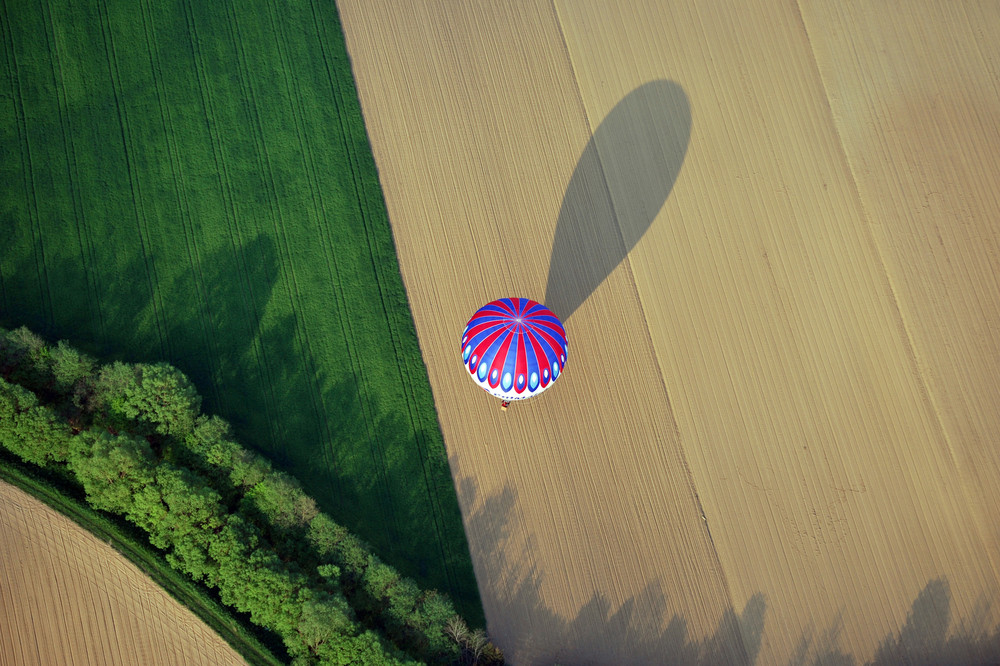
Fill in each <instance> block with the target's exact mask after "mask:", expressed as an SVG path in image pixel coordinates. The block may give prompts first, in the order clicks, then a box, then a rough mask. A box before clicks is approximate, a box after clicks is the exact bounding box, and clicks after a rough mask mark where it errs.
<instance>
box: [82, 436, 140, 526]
mask: <svg viewBox="0 0 1000 666" xmlns="http://www.w3.org/2000/svg"><path fill="white" fill-rule="evenodd" d="M68 462H69V465H70V469H71V470H72V471H73V473H74V474H75V475H76V478H77V480H78V481H79V482H80V484H81V485H82V486H83V489H84V491H85V492H86V493H87V501H88V502H90V504H91V506H93V507H94V508H97V509H102V510H104V511H111V512H112V513H120V514H125V516H126V517H127V518H129V520H132V521H133V522H135V523H136V524H137V525H139V527H141V528H143V529H145V530H147V531H149V530H150V529H152V525H151V523H152V522H154V521H155V520H156V519H157V517H158V516H157V512H156V511H154V510H153V508H152V507H155V506H157V505H159V504H160V495H159V492H158V490H157V488H156V487H155V485H154V482H155V479H156V476H155V465H156V462H155V460H154V458H153V452H152V450H150V448H149V444H148V443H147V442H146V441H145V440H144V439H141V438H138V437H133V436H131V435H114V434H112V433H109V432H107V431H104V430H90V431H85V432H83V433H81V434H80V435H79V436H77V437H74V438H73V445H72V446H71V447H70V453H69V460H68Z"/></svg>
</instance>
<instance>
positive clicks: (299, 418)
mask: <svg viewBox="0 0 1000 666" xmlns="http://www.w3.org/2000/svg"><path fill="white" fill-rule="evenodd" d="M0 40H2V45H0V325H2V326H4V327H7V328H13V327H16V326H19V325H22V324H24V325H27V326H28V327H30V328H32V329H34V330H36V331H37V332H39V333H42V334H44V335H45V336H46V337H49V338H65V339H68V340H69V341H71V342H72V343H73V344H74V345H75V346H77V347H78V348H81V349H83V350H85V351H89V352H91V353H93V354H97V355H99V356H101V357H104V358H109V357H112V358H113V357H117V358H122V359H126V360H130V361H159V360H165V361H168V362H170V363H172V364H173V365H175V366H177V367H178V368H180V369H181V370H183V371H184V372H185V373H187V374H188V375H189V376H190V377H191V379H192V380H193V381H194V382H195V384H196V385H197V386H198V388H199V391H200V392H201V393H202V395H204V396H205V397H206V404H205V411H208V412H215V413H218V414H220V415H221V416H223V417H225V418H226V419H227V420H229V421H230V422H232V423H233V425H234V427H235V429H236V431H237V435H238V437H239V439H240V440H241V441H244V442H246V443H248V444H250V445H251V446H253V447H255V448H256V449H257V450H259V451H261V452H263V453H265V454H266V455H268V456H269V457H270V458H271V459H272V460H274V461H275V462H276V464H277V465H278V466H279V467H281V468H283V469H285V470H286V471H288V472H290V473H292V474H293V475H295V476H297V477H298V478H299V479H300V480H301V481H302V482H303V485H304V486H305V488H306V490H307V492H308V493H309V494H310V495H312V496H314V497H315V498H316V499H317V500H318V501H319V502H320V505H321V507H322V509H323V510H325V511H327V512H328V513H330V514H331V516H333V517H334V518H335V519H336V520H337V521H339V522H341V523H342V524H344V525H345V526H346V527H348V528H349V529H351V530H353V531H354V532H355V533H357V534H358V535H359V536H361V537H362V538H363V539H365V540H367V541H368V542H370V543H371V544H372V546H373V547H374V548H375V550H376V551H377V552H378V553H379V554H380V556H381V557H382V558H383V559H384V560H385V561H386V562H388V563H389V564H391V565H393V566H395V567H397V568H398V569H399V570H400V571H401V573H403V574H404V575H407V576H410V577H413V578H414V579H415V580H417V581H418V582H419V583H420V584H421V585H422V586H424V587H430V588H436V589H439V590H441V591H443V592H446V593H447V594H449V595H450V596H451V597H452V598H453V600H454V601H455V604H456V607H457V609H458V610H459V611H460V612H461V613H462V614H463V615H465V616H466V617H467V618H468V619H469V621H470V622H471V623H473V624H480V625H481V624H482V623H483V615H482V608H481V606H480V602H479V596H478V591H477V588H476V583H475V578H474V575H473V571H472V564H471V561H470V558H469V550H468V544H467V542H466V539H465V534H464V531H463V528H462V523H461V518H460V514H459V509H458V503H457V499H456V495H455V490H454V486H453V484H452V480H451V476H450V472H449V469H448V463H447V458H446V454H445V451H444V445H443V441H442V439H441V433H440V428H439V426H438V423H437V419H436V413H435V410H434V405H433V401H432V398H431V395H430V388H429V383H428V380H427V373H426V369H425V368H424V365H423V362H422V360H421V358H420V352H419V348H418V345H417V341H416V334H415V331H414V327H413V322H412V319H411V316H410V313H409V309H408V304H407V301H406V295H405V292H404V290H403V286H402V281H401V278H400V275H399V268H398V264H397V261H396V257H395V250H394V247H393V241H392V235H391V230H390V228H389V224H388V219H387V216H386V211H385V206H384V202H383V200H382V195H381V191H380V189H379V183H378V177H377V173H376V170H375V165H374V161H373V159H372V156H371V151H370V147H369V145H368V140H367V136H366V134H365V129H364V124H363V122H362V118H361V112H360V107H359V104H358V100H357V94H356V91H355V88H354V83H353V79H352V78H351V71H350V63H349V60H348V58H347V54H346V50H345V46H344V41H343V35H342V33H341V28H340V23H339V18H338V16H337V12H336V7H335V5H334V3H333V2H332V0H328V1H323V0H293V1H292V2H289V3H279V2H276V1H272V2H267V1H263V0H249V1H247V2H237V1H235V0H221V1H219V2H197V1H196V0H187V1H172V0H165V1H164V2H152V0H139V1H138V2H135V3H132V2H115V1H113V0H105V1H104V2H101V1H100V0H81V1H80V2H73V3H65V2H63V3H53V2H46V1H43V2H41V3H34V2H30V3H29V2H22V1H20V0H0Z"/></svg>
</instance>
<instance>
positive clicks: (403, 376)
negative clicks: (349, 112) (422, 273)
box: [310, 0, 467, 590]
mask: <svg viewBox="0 0 1000 666" xmlns="http://www.w3.org/2000/svg"><path fill="white" fill-rule="evenodd" d="M310 8H311V10H312V15H313V21H314V23H315V25H316V32H317V36H318V37H319V43H320V50H321V54H322V57H323V64H324V68H325V69H326V73H327V78H328V80H329V82H330V88H331V97H332V99H333V100H334V103H335V105H336V107H335V110H336V113H337V118H338V120H339V121H340V127H341V132H340V134H341V136H342V137H343V146H344V152H345V154H346V155H347V157H348V160H349V161H350V164H351V169H350V172H351V182H352V183H353V185H354V192H355V197H356V199H357V201H358V213H359V215H360V218H361V223H362V227H363V229H364V233H365V240H366V242H367V245H368V250H369V252H368V256H369V259H370V261H371V262H372V274H373V275H374V277H375V283H376V285H377V287H378V290H379V302H380V304H381V306H382V314H383V317H384V318H385V322H386V328H387V330H388V332H389V337H390V341H391V343H392V346H393V351H394V354H395V356H396V368H397V371H398V372H399V377H400V381H401V383H402V384H403V387H404V389H403V391H404V402H405V404H406V419H407V420H408V422H409V425H410V429H411V431H412V432H413V441H414V444H416V446H417V449H418V454H419V455H418V457H419V460H420V466H421V472H422V474H423V476H424V488H425V489H426V492H427V498H428V500H429V504H430V506H431V508H432V516H431V518H432V524H433V527H434V531H435V536H436V537H437V543H438V552H439V554H440V557H441V559H440V561H441V564H442V567H443V571H444V574H445V580H446V581H447V583H448V585H449V586H451V588H452V589H454V590H459V589H461V588H460V586H459V585H458V582H457V581H458V576H457V574H456V573H455V571H454V570H453V568H452V565H451V558H450V557H449V553H448V551H447V550H446V548H445V543H446V533H447V532H446V530H445V527H444V526H445V521H444V509H443V505H442V502H441V497H440V494H439V491H438V487H437V485H436V484H435V483H432V480H433V475H432V474H431V473H430V471H429V469H428V464H429V460H430V453H429V451H428V446H427V442H426V441H425V437H426V435H425V434H424V432H423V429H422V428H421V427H419V426H422V425H423V424H422V423H421V424H419V425H418V423H417V419H416V416H415V413H414V409H415V405H414V399H413V397H412V395H413V389H414V385H413V380H412V378H411V377H410V375H409V364H408V363H407V367H406V368H403V363H402V362H401V359H404V358H405V356H404V355H401V354H400V349H401V345H400V342H399V339H398V337H399V336H398V333H397V331H396V327H395V321H394V319H393V318H392V317H390V316H389V309H388V308H387V306H386V296H385V288H384V284H383V278H382V275H381V272H380V266H379V265H378V262H376V261H375V252H374V248H373V247H372V239H371V237H372V229H371V226H372V225H371V221H370V219H369V215H370V212H369V210H368V209H366V206H365V204H368V203H370V201H369V198H368V196H367V195H368V188H366V187H365V186H364V184H363V182H362V181H361V180H360V174H359V169H358V165H359V160H358V158H357V156H356V154H355V151H354V149H353V147H352V145H351V141H350V133H349V132H348V131H347V129H348V127H347V124H346V123H345V115H344V111H345V108H346V107H347V103H345V100H344V99H343V95H344V86H343V85H341V81H340V77H339V76H338V74H337V68H336V67H331V61H332V60H333V57H332V55H331V53H330V51H329V47H328V44H329V43H330V42H332V41H333V40H328V39H324V36H325V35H326V33H327V30H326V26H325V25H324V26H323V27H322V28H321V27H320V21H319V16H318V12H317V9H316V3H315V1H314V0H310ZM334 11H335V14H334V16H335V17H336V27H337V30H338V35H337V39H339V40H340V41H341V42H343V28H342V25H341V22H340V14H339V9H338V8H336V7H335V8H334ZM345 51H346V44H345ZM345 59H346V60H347V62H348V71H351V70H350V66H349V63H350V58H349V55H348V54H346V52H345ZM351 76H352V77H353V72H352V73H351ZM349 88H350V89H351V90H354V80H353V78H352V79H351V81H350V86H349ZM356 94H357V93H355V95H356ZM358 118H359V120H360V121H361V123H362V129H363V130H364V134H365V138H366V140H367V137H368V134H367V128H366V127H364V117H363V113H362V111H361V109H360V107H359V108H358ZM369 150H370V149H369ZM376 173H377V169H376ZM378 186H379V188H381V183H378ZM379 193H380V194H381V189H379ZM384 206H385V203H384V201H383V200H382V199H381V197H380V198H379V201H378V208H380V209H382V210H384ZM389 234H390V240H392V236H391V230H390V232H389ZM393 258H394V259H395V254H394V255H393ZM397 270H398V269H397ZM400 281H402V280H401V279H400ZM403 289H404V293H405V287H404V288H403ZM406 312H407V314H408V315H409V317H410V318H411V321H412V313H410V310H409V302H407V303H406ZM434 426H435V427H437V428H440V425H439V424H438V423H437V422H436V421H435V423H434ZM447 477H448V478H449V479H451V473H450V471H449V473H448V475H447ZM451 490H453V488H452V489H451ZM462 535H463V538H466V539H467V537H466V536H465V533H464V529H463V533H462Z"/></svg>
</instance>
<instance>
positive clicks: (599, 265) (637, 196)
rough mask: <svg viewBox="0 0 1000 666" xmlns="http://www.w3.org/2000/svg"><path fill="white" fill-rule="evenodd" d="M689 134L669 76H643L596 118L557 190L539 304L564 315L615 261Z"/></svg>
mask: <svg viewBox="0 0 1000 666" xmlns="http://www.w3.org/2000/svg"><path fill="white" fill-rule="evenodd" d="M690 136H691V107H690V104H689V103H688V98H687V95H686V94H685V93H684V89H683V88H682V87H681V86H680V85H678V84H677V83H675V82H673V81H666V80H656V81H650V82H649V83H645V84H643V85H641V86H639V87H638V88H636V89H635V90H633V91H632V92H630V93H629V94H628V95H626V96H625V97H624V98H623V99H622V100H621V101H620V102H618V104H617V105H615V107H614V108H613V109H612V110H611V112H610V113H608V115H607V117H605V118H604V120H603V121H602V122H601V124H600V125H599V126H598V128H597V130H596V131H595V132H594V135H593V136H592V137H591V139H590V141H589V142H588V143H587V146H586V148H585V149H584V151H583V154H582V155H581V156H580V159H579V160H578V162H577V165H576V169H575V170H574V172H573V177H572V178H571V179H570V182H569V185H568V186H567V188H566V194H565V196H564V197H563V203H562V208H561V209H560V212H559V220H558V222H557V224H556V233H555V238H554V241H553V245H552V258H551V260H550V262H549V275H548V282H547V285H546V288H545V304H546V305H547V306H548V307H549V308H550V309H551V310H552V311H553V312H555V313H556V315H558V316H559V318H560V319H562V321H564V322H565V321H566V320H567V319H569V317H570V316H572V315H573V313H574V312H576V310H577V308H579V307H580V305H581V304H583V302H584V301H586V300H587V298H588V297H589V296H590V295H591V294H592V293H593V292H594V290H596V289H597V288H598V287H599V286H600V285H601V283H602V282H604V280H605V279H606V278H607V277H608V275H610V274H611V272H612V271H613V270H614V269H615V268H616V267H617V266H618V264H620V263H621V262H622V261H623V260H624V259H625V257H626V256H627V255H628V253H629V251H630V250H631V249H632V248H633V247H635V245H636V243H638V242H639V239H640V238H642V236H643V234H645V233H646V230H647V229H648V228H649V226H650V225H651V224H652V222H653V220H654V219H656V216H657V215H658V214H659V212H660V209H661V208H662V207H663V204H664V202H666V200H667V197H668V196H669V195H670V191H671V190H672V189H673V186H674V183H675V182H676V180H677V176H678V174H679V173H680V170H681V165H682V164H683V163H684V156H685V154H686V153H687V147H688V142H689V139H690Z"/></svg>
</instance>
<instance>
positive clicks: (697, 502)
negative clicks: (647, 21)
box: [552, 0, 750, 662]
mask: <svg viewBox="0 0 1000 666" xmlns="http://www.w3.org/2000/svg"><path fill="white" fill-rule="evenodd" d="M552 11H553V13H554V14H555V18H556V25H558V26H559V37H560V39H561V41H562V45H563V50H564V52H565V54H566V58H567V60H568V62H569V65H570V70H571V71H572V72H573V87H574V88H575V89H576V91H577V96H578V99H579V100H580V108H581V110H582V111H583V116H584V119H585V120H586V122H587V129H588V130H589V132H590V137H591V138H590V140H593V137H594V133H595V131H596V128H595V127H594V123H593V120H592V119H591V117H590V113H589V111H588V110H587V104H586V101H585V100H584V99H583V89H582V88H581V87H580V75H579V73H578V72H577V69H576V63H575V62H574V61H573V55H572V53H571V51H570V48H569V41H568V40H567V39H566V30H565V27H564V25H563V19H562V18H561V17H560V16H559V8H558V6H557V2H556V0H552ZM594 148H595V149H596V151H597V163H598V166H599V167H600V170H601V182H602V183H603V184H604V192H605V194H606V195H607V197H608V202H609V203H610V204H611V211H612V213H613V215H614V221H615V229H616V231H617V232H618V238H619V240H620V241H621V243H622V247H625V248H626V250H628V248H627V247H626V244H625V237H624V235H623V234H622V229H621V223H620V222H619V214H618V210H617V208H618V206H617V204H616V202H615V199H614V197H613V196H612V195H611V187H610V186H609V185H608V179H607V175H606V174H605V171H604V160H603V158H602V157H601V146H600V145H599V144H597V143H596V142H595V144H594ZM622 264H623V265H624V267H625V271H626V274H627V275H628V282H629V284H630V285H631V287H632V291H633V292H634V293H635V296H636V302H637V304H638V306H639V312H640V313H642V319H643V327H642V330H643V334H644V335H643V338H644V340H645V342H646V344H647V345H648V346H649V349H650V350H651V351H652V355H653V362H654V363H655V367H656V376H657V378H658V379H659V384H660V386H662V387H663V395H664V396H665V397H666V399H667V405H666V407H667V411H668V412H669V414H670V425H671V426H672V427H671V430H672V432H673V434H674V436H675V437H676V438H677V444H678V446H677V449H678V461H679V462H680V465H681V467H682V468H683V469H684V478H685V480H686V481H687V487H688V490H689V491H690V493H691V497H692V499H693V500H694V506H695V508H696V510H697V511H698V513H699V514H700V517H701V519H702V520H701V524H702V525H704V529H705V534H706V536H707V537H708V542H709V544H710V546H711V553H712V558H713V561H712V565H713V568H714V569H715V571H716V572H717V573H718V576H719V579H720V582H721V583H722V589H723V590H724V591H725V595H726V602H727V603H728V604H729V607H730V609H733V612H734V613H735V612H736V610H735V605H734V604H733V593H732V589H731V588H730V585H729V578H728V576H727V575H726V570H725V569H724V568H723V566H722V561H721V559H720V558H719V552H718V549H717V548H716V546H715V539H713V538H712V528H711V525H710V523H709V521H708V518H707V516H706V515H705V508H704V507H703V506H702V503H701V497H700V495H699V494H698V487H697V485H696V484H695V482H694V474H693V473H692V472H691V467H690V465H689V464H688V460H687V450H686V447H685V443H684V442H685V438H684V436H683V433H682V432H681V430H680V426H679V425H678V423H677V417H676V415H675V414H674V409H673V403H672V402H671V400H670V389H669V387H668V386H667V381H666V379H665V378H664V376H663V366H662V364H661V363H660V354H659V351H658V350H657V348H656V345H655V344H653V337H652V334H651V333H650V331H649V319H648V318H647V317H646V306H645V304H644V303H643V298H642V293H641V292H640V291H639V286H638V284H637V283H636V281H635V274H634V272H633V271H632V263H631V261H630V259H629V253H628V252H627V251H626V253H625V256H624V257H623V258H622ZM616 270H617V269H616ZM736 636H737V637H738V638H739V648H740V650H741V651H742V654H743V658H744V661H746V662H749V661H750V653H749V651H748V650H747V646H746V643H745V640H744V637H743V632H742V630H740V631H737V632H736Z"/></svg>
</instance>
